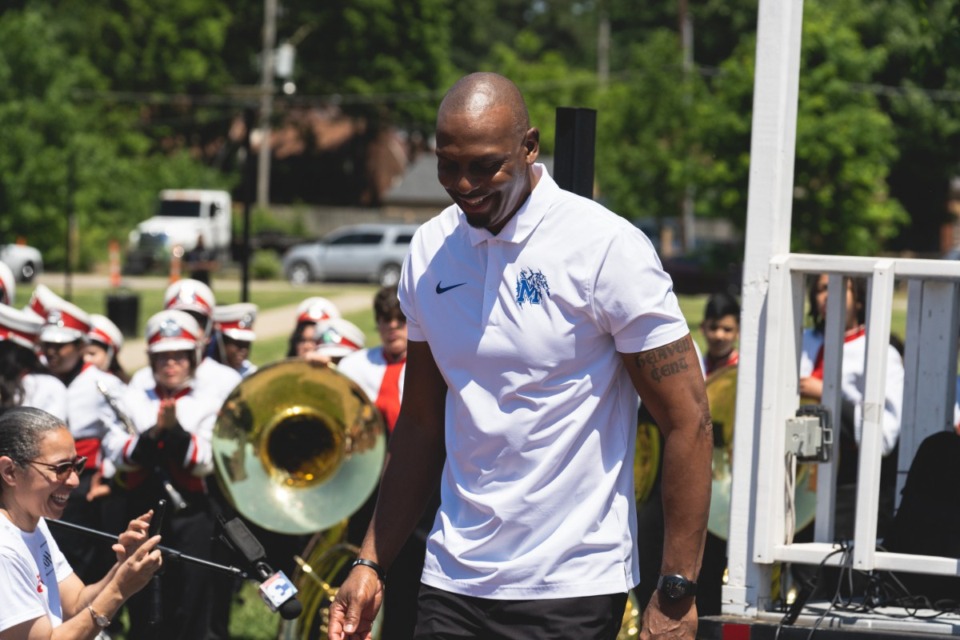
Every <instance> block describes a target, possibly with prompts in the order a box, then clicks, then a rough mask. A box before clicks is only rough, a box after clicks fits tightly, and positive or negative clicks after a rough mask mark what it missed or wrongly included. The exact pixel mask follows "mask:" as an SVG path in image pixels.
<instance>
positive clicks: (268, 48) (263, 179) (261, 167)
mask: <svg viewBox="0 0 960 640" xmlns="http://www.w3.org/2000/svg"><path fill="white" fill-rule="evenodd" d="M276 40H277V0H263V53H262V54H261V60H262V63H263V64H262V67H261V73H260V133H261V137H260V157H259V161H258V163H257V206H259V207H267V206H268V205H269V204H270V118H271V117H272V116H273V48H274V46H275V45H276Z"/></svg>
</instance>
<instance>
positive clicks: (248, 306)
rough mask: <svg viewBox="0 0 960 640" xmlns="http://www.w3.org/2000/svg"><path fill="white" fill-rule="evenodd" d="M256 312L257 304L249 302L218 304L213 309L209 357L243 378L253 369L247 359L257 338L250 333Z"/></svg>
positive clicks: (255, 367) (254, 367)
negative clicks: (212, 346)
mask: <svg viewBox="0 0 960 640" xmlns="http://www.w3.org/2000/svg"><path fill="white" fill-rule="evenodd" d="M257 310H258V307H257V305H255V304H253V303H251V302H238V303H237V304H228V305H218V306H217V307H216V308H214V310H213V326H214V340H213V342H214V343H215V349H214V352H213V356H212V357H213V358H214V359H216V360H217V362H220V363H221V364H225V365H227V366H228V367H231V368H232V369H234V370H235V371H236V372H237V373H239V374H240V375H241V376H243V377H244V378H246V377H247V376H249V375H250V374H251V373H253V372H254V371H256V370H257V366H256V365H255V364H253V363H252V362H250V360H249V355H250V347H251V345H252V344H253V341H254V340H256V339H257V334H256V333H254V331H253V322H254V321H255V320H256V319H257Z"/></svg>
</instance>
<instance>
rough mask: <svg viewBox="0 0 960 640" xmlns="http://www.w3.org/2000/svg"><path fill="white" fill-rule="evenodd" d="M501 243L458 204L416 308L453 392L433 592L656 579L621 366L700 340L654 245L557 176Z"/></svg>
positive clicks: (424, 268)
mask: <svg viewBox="0 0 960 640" xmlns="http://www.w3.org/2000/svg"><path fill="white" fill-rule="evenodd" d="M535 171H537V172H538V173H539V175H540V179H539V183H538V184H537V186H536V188H535V189H534V191H533V193H532V194H531V196H530V197H529V198H528V200H527V202H526V203H524V205H523V206H522V207H521V209H520V210H519V211H518V212H517V214H516V215H515V216H514V217H513V218H512V219H511V220H510V221H509V222H508V223H507V225H506V226H505V227H504V229H503V230H502V231H501V232H500V233H499V234H498V235H497V236H493V235H491V234H490V232H489V231H487V230H485V229H474V228H472V227H470V226H469V225H468V224H467V222H466V219H465V218H464V216H463V214H462V212H461V211H460V210H459V208H458V207H456V206H451V207H449V208H447V209H446V210H444V211H443V212H442V213H441V214H440V215H439V216H437V217H436V218H434V219H432V220H430V221H429V222H427V223H426V224H424V225H423V226H422V227H421V228H420V229H419V230H418V231H417V233H416V236H415V237H414V239H413V243H412V244H411V248H410V254H409V256H408V258H407V260H406V263H405V264H404V269H403V276H402V278H401V283H400V290H399V297H400V302H401V307H402V309H403V312H404V314H405V315H406V318H407V330H408V335H409V339H410V340H412V341H426V342H428V343H429V345H430V348H431V350H432V352H433V357H434V358H435V359H436V362H437V365H438V366H439V368H440V371H441V372H442V374H443V376H444V379H445V380H446V382H447V385H448V388H449V390H450V392H449V393H448V394H447V401H446V450H447V460H446V464H445V466H444V470H443V477H442V481H441V496H442V504H441V507H440V511H439V512H438V514H437V518H436V520H435V522H434V528H433V531H432V533H431V535H430V538H429V540H428V543H427V555H426V562H425V566H424V571H423V582H424V583H426V584H428V585H431V586H434V587H437V588H440V589H444V590H447V591H451V592H455V593H461V594H465V595H470V596H477V597H485V598H493V599H548V598H565V597H579V596H590V595H600V594H608V593H623V592H626V591H627V590H628V589H630V588H631V587H633V586H634V585H636V583H637V582H638V581H639V568H638V565H637V559H636V555H635V545H634V535H635V529H636V517H635V506H634V497H633V452H634V441H635V438H636V422H637V394H636V390H635V389H634V387H633V384H632V382H631V380H630V378H629V376H628V375H627V372H626V369H625V368H624V367H623V363H622V361H621V359H620V356H619V355H618V352H622V353H633V352H639V351H645V350H648V349H652V348H655V347H659V346H662V345H664V344H668V343H670V342H673V341H675V340H678V339H680V338H682V337H684V336H685V335H687V334H688V333H689V331H688V329H687V324H686V321H685V320H684V319H683V316H682V314H681V312H680V308H679V305H678V303H677V300H676V297H675V296H674V294H673V290H672V283H671V280H670V277H669V276H668V275H666V274H665V273H664V272H663V270H662V269H661V266H660V260H659V259H658V258H657V256H656V253H655V252H654V250H653V247H652V246H651V244H650V241H649V240H648V239H647V238H646V236H644V235H643V234H642V233H641V232H640V231H639V230H637V229H636V227H634V226H633V225H632V224H630V223H629V222H627V221H626V220H624V219H623V218H620V217H619V216H617V215H615V214H613V213H611V212H610V211H608V210H606V209H605V208H603V207H602V206H600V205H599V204H597V203H595V202H593V201H591V200H588V199H585V198H581V197H579V196H576V195H574V194H572V193H569V192H566V191H563V190H561V189H560V188H559V187H558V186H557V184H556V183H555V182H554V181H553V179H552V178H551V177H550V176H549V175H548V173H547V171H546V170H545V169H544V168H543V166H542V165H539V164H538V165H535Z"/></svg>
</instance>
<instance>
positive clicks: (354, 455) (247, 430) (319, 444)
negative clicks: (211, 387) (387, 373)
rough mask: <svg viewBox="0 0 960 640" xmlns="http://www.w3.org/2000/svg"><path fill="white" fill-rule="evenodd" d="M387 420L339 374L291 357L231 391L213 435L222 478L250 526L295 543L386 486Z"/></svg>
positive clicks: (341, 516)
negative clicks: (380, 484) (381, 481)
mask: <svg viewBox="0 0 960 640" xmlns="http://www.w3.org/2000/svg"><path fill="white" fill-rule="evenodd" d="M384 434H385V429H384V425H383V419H382V418H381V416H380V412H379V411H378V410H377V408H376V407H375V406H374V405H373V403H371V402H370V400H369V399H368V398H367V397H366V395H365V394H364V393H363V391H362V390H361V389H360V387H359V386H357V384H356V383H354V382H353V381H352V380H350V379H349V378H347V377H346V376H344V375H342V374H340V373H338V372H337V371H335V370H334V369H331V368H327V367H317V366H314V365H311V364H309V363H307V362H305V361H302V360H296V359H289V360H284V361H282V362H278V363H274V364H270V365H267V366H265V367H263V368H261V369H259V370H258V371H257V372H256V373H254V374H253V375H251V376H250V377H249V378H246V379H244V380H243V381H242V382H241V383H240V384H239V385H237V387H236V388H234V390H233V391H232V392H231V393H230V395H229V396H228V397H227V399H226V401H225V402H224V404H223V408H222V409H221V411H220V417H219V418H218V419H217V423H216V426H215V427H214V432H213V456H214V463H215V465H216V475H217V479H218V481H219V483H220V485H221V487H222V488H223V493H224V495H225V496H226V497H227V499H228V500H229V501H230V502H231V503H232V505H233V507H234V508H235V509H236V510H237V511H238V512H240V513H241V514H242V515H243V516H244V517H246V518H247V519H248V520H250V521H251V522H254V523H255V524H257V525H259V526H261V527H263V528H264V529H268V530H270V531H274V532H276V533H281V534H288V535H300V534H307V533H314V532H316V531H320V530H322V529H327V528H330V527H332V526H333V525H335V524H337V523H339V522H340V521H342V520H343V519H345V518H348V517H349V516H350V515H351V514H353V512H354V511H356V510H357V509H358V508H359V507H360V506H361V505H362V504H363V503H364V501H365V500H366V499H367V498H368V497H369V496H370V494H371V493H372V492H373V490H374V488H375V487H376V486H377V482H378V480H379V478H380V470H381V468H382V466H383V458H384V455H385V451H386V439H385V435H384Z"/></svg>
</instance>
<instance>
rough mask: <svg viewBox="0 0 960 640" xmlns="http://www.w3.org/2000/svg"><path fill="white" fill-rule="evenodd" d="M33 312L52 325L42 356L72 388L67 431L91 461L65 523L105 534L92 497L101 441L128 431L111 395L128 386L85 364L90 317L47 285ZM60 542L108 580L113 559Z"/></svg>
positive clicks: (87, 574) (71, 537)
mask: <svg viewBox="0 0 960 640" xmlns="http://www.w3.org/2000/svg"><path fill="white" fill-rule="evenodd" d="M30 308H31V309H32V310H33V311H34V312H35V313H37V314H38V315H40V316H42V317H43V318H45V319H46V324H45V325H44V327H43V329H42V330H41V332H40V345H41V350H42V353H43V355H44V356H45V357H46V360H47V367H49V369H50V372H51V373H52V374H53V375H55V376H56V377H57V378H59V379H60V381H61V382H62V383H63V384H64V385H66V387H67V393H66V399H67V426H68V427H69V428H70V433H71V434H72V435H73V439H74V440H75V441H76V447H77V453H78V454H79V455H81V456H83V457H84V458H86V461H87V462H86V467H85V468H84V469H83V471H82V472H81V473H80V486H79V488H78V490H77V491H74V492H73V493H72V494H71V495H70V501H69V502H68V503H67V508H66V510H65V511H64V515H63V517H64V520H66V521H67V522H73V523H75V524H79V525H83V526H85V527H89V528H91V529H101V528H102V526H103V521H102V517H101V508H102V505H101V504H100V503H99V502H95V501H93V500H92V496H90V495H89V494H90V491H91V485H92V484H93V483H94V476H95V475H96V473H97V471H98V469H99V467H100V465H101V462H102V456H101V439H102V438H104V436H106V435H107V434H108V433H109V432H110V431H111V430H112V429H115V430H117V431H121V430H122V429H123V426H122V424H121V422H120V419H119V417H118V416H117V414H116V413H115V412H114V410H113V409H112V408H111V406H110V404H109V402H108V401H107V398H106V397H105V394H109V395H111V396H117V397H118V396H121V395H123V383H122V382H120V380H119V379H118V378H116V377H115V376H112V375H110V374H108V373H105V372H103V371H101V370H100V369H97V368H96V367H95V366H93V365H90V364H88V363H85V362H84V361H83V352H84V348H85V347H86V342H87V334H88V333H89V332H90V330H91V328H92V325H91V321H90V316H89V315H88V314H87V313H86V312H85V311H83V310H82V309H80V308H79V307H78V306H76V305H75V304H72V303H70V302H67V301H66V300H64V299H63V298H61V297H60V296H58V295H57V294H55V293H54V292H53V291H51V290H50V289H48V288H47V287H45V286H44V285H39V286H37V288H36V289H34V292H33V297H32V298H31V301H30ZM94 495H96V494H94ZM144 511H145V510H144ZM141 513H142V512H141ZM55 537H56V538H57V542H58V543H59V544H60V546H61V547H62V548H63V549H64V553H65V554H66V556H67V559H68V560H70V564H71V566H73V568H74V571H76V572H77V575H79V576H80V578H81V579H82V580H84V581H92V580H94V579H95V578H96V576H98V575H102V574H103V572H104V571H105V570H106V567H107V566H108V565H109V563H110V562H111V559H110V557H109V554H108V553H106V552H105V551H104V550H101V549H99V548H98V547H97V546H95V545H89V544H85V543H84V542H85V541H84V540H83V539H82V538H81V537H79V536H78V534H76V533H74V532H70V531H58V532H57V533H56V534H55Z"/></svg>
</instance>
